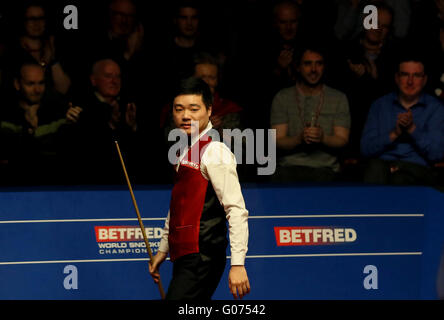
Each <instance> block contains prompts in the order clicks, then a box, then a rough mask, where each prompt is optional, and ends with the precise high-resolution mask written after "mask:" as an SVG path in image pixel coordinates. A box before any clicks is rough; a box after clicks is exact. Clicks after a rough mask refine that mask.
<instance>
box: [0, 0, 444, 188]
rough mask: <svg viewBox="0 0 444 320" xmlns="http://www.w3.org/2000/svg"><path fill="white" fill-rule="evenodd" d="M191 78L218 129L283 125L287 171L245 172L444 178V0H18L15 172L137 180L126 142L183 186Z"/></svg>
mask: <svg viewBox="0 0 444 320" xmlns="http://www.w3.org/2000/svg"><path fill="white" fill-rule="evenodd" d="M66 5H74V6H75V7H76V8H77V13H78V17H77V18H78V28H77V29H69V28H68V29H66V28H65V27H66V24H64V22H66V21H64V20H65V19H66V18H67V16H68V13H64V11H63V10H64V7H65V6H66ZM368 5H373V6H375V7H376V8H377V9H378V10H377V25H378V27H377V28H376V29H366V28H364V24H363V21H364V19H365V18H366V17H368V14H366V13H364V9H365V8H366V6H368ZM68 22H69V21H68ZM373 22H374V21H373ZM190 76H194V77H199V78H202V79H203V80H204V81H205V82H206V83H207V84H208V85H209V87H210V89H211V91H212V93H213V99H214V102H213V109H212V116H211V122H212V124H213V127H215V129H217V130H220V131H222V130H223V129H235V128H239V129H241V130H244V129H247V128H251V129H253V130H255V129H276V145H277V169H276V173H275V174H274V175H272V176H260V175H258V174H257V170H256V169H257V167H260V166H261V165H262V164H260V163H257V161H256V162H255V163H254V164H245V163H241V164H239V165H238V172H239V176H240V181H241V182H270V181H271V182H277V183H280V182H297V181H303V182H327V181H328V182H332V181H333V182H341V181H345V182H362V181H364V182H373V183H388V184H391V183H394V184H428V185H444V179H443V176H442V170H443V169H444V116H443V114H444V105H443V104H442V102H441V101H442V100H443V99H444V0H287V1H272V0H211V1H193V0H183V1H180V0H178V1H137V0H109V1H106V0H98V1H86V0H72V1H67V0H66V1H65V0H62V1H49V0H48V1H44V0H42V1H8V0H5V1H2V2H1V4H0V177H1V178H0V181H1V183H0V184H1V185H2V186H9V185H48V184H50V185H78V184H121V183H125V180H124V176H123V172H122V168H121V165H120V160H119V157H118V154H117V152H116V146H115V143H114V141H118V142H119V146H120V148H121V150H122V154H123V157H124V159H125V163H126V166H127V170H128V174H129V175H130V179H131V181H132V182H133V183H137V184H164V183H171V182H172V172H173V171H172V168H171V167H172V166H171V164H169V162H168V149H169V147H170V146H171V144H172V143H173V142H171V141H168V139H167V136H168V132H169V130H170V129H171V128H172V127H173V125H172V122H171V103H172V98H171V93H172V91H173V89H174V87H175V85H176V84H177V83H178V81H180V80H181V79H183V78H185V77H190ZM384 112H385V113H386V114H384ZM387 119H391V120H390V121H388V120H387ZM386 120H387V121H386ZM256 160H257V159H256Z"/></svg>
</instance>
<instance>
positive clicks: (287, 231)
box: [274, 227, 357, 246]
mask: <svg viewBox="0 0 444 320" xmlns="http://www.w3.org/2000/svg"><path fill="white" fill-rule="evenodd" d="M274 233H275V236H276V243H277V245H278V246H314V245H327V244H332V243H344V242H354V241H356V239H357V233H356V231H355V230H354V229H352V228H336V227H334V228H333V227H274Z"/></svg>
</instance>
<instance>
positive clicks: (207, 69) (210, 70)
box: [194, 63, 218, 94]
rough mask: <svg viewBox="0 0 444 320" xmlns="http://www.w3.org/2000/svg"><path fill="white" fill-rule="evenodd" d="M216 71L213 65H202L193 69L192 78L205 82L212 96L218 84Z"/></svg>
mask: <svg viewBox="0 0 444 320" xmlns="http://www.w3.org/2000/svg"><path fill="white" fill-rule="evenodd" d="M217 71H218V68H217V66H215V65H214V64H209V63H202V64H198V65H196V67H195V68H194V76H195V77H196V78H200V79H202V80H203V81H205V82H206V83H207V84H208V86H209V87H210V90H211V93H212V94H214V92H215V91H216V87H217V84H218V80H217Z"/></svg>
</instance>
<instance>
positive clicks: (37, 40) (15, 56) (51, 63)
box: [6, 2, 71, 94]
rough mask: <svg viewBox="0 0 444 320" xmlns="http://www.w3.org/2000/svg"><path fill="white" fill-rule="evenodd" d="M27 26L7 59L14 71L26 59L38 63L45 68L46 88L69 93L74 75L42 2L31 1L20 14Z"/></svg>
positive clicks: (10, 50)
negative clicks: (58, 47) (64, 58)
mask: <svg viewBox="0 0 444 320" xmlns="http://www.w3.org/2000/svg"><path fill="white" fill-rule="evenodd" d="M20 19H21V21H23V25H21V26H20V28H21V32H20V34H19V36H18V38H17V39H15V40H14V43H13V44H11V46H10V47H9V50H8V52H7V57H6V59H7V60H8V61H9V63H8V65H10V67H11V68H10V75H12V74H13V72H14V71H13V70H16V69H17V68H18V67H20V65H21V64H23V63H25V62H35V63H38V64H40V65H41V66H42V67H44V68H45V73H46V76H45V79H46V81H47V85H46V90H52V89H54V90H56V91H58V92H59V93H61V94H66V93H67V92H68V90H69V89H70V86H71V79H70V76H69V75H68V74H67V73H66V71H65V69H64V67H63V65H62V64H63V62H62V59H61V58H62V57H60V53H59V50H58V49H57V42H56V39H55V37H54V35H52V34H51V33H50V32H49V30H48V21H47V12H46V10H45V8H44V7H43V6H42V5H41V4H39V2H30V3H29V4H27V5H26V6H25V8H24V10H23V16H22V17H20Z"/></svg>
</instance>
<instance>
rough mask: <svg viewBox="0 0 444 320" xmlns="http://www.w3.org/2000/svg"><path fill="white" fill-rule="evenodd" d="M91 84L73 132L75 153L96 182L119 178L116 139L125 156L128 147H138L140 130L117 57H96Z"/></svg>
mask: <svg viewBox="0 0 444 320" xmlns="http://www.w3.org/2000/svg"><path fill="white" fill-rule="evenodd" d="M90 84H91V89H92V90H90V92H89V94H88V96H86V97H85V98H84V100H83V101H82V102H81V103H80V105H81V107H82V111H80V112H79V113H78V114H77V118H78V121H77V127H76V131H75V132H72V137H73V144H75V145H76V147H75V149H76V151H75V152H74V154H73V155H72V157H77V162H78V163H80V164H81V166H82V167H84V168H85V170H88V171H87V172H86V171H85V175H86V178H85V179H87V181H86V182H91V179H92V182H94V183H105V184H106V183H116V182H120V181H121V168H120V163H119V162H117V163H116V161H115V160H118V158H116V153H115V152H116V150H115V144H114V141H115V140H118V141H119V144H120V146H121V149H122V152H123V153H124V155H125V157H126V158H128V157H129V154H130V153H131V152H132V151H129V149H137V148H136V147H135V146H134V145H135V143H138V142H136V140H137V139H138V137H139V133H138V132H139V131H140V130H139V128H138V123H137V119H136V105H135V103H133V102H130V101H128V100H127V99H126V97H125V96H124V95H122V94H121V87H122V80H121V72H120V66H119V65H118V64H117V63H116V62H115V61H114V60H111V59H103V60H98V61H96V62H95V63H94V65H93V67H92V69H91V73H90ZM133 147H134V148H133ZM79 158H80V159H79ZM128 161H129V160H128ZM129 170H130V169H129ZM81 173H83V172H81Z"/></svg>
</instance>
